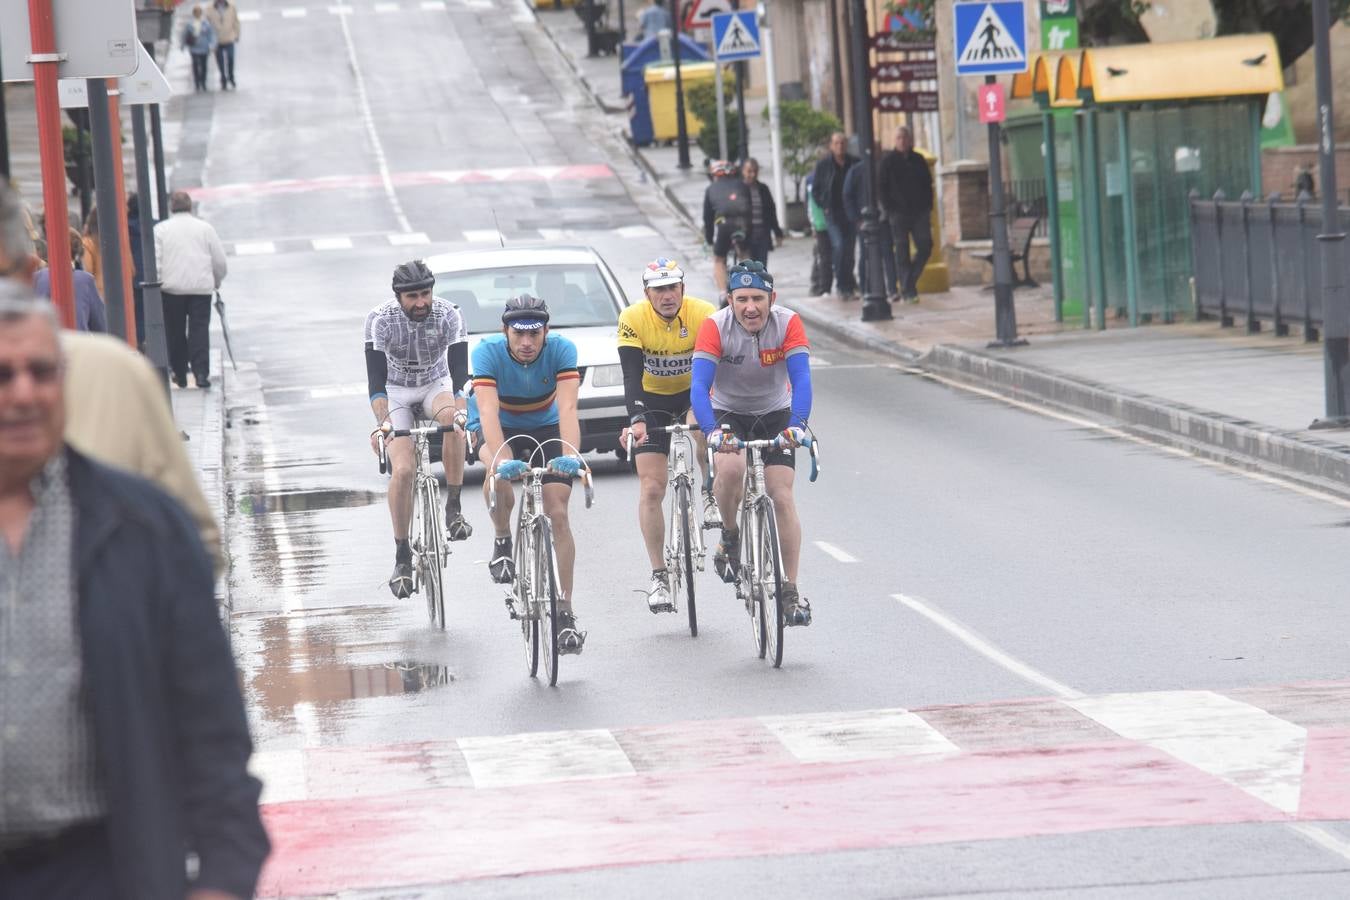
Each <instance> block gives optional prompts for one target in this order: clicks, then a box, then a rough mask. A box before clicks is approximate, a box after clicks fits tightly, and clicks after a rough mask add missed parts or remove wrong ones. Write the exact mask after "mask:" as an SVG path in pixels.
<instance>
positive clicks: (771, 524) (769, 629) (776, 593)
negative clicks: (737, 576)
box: [756, 498, 783, 669]
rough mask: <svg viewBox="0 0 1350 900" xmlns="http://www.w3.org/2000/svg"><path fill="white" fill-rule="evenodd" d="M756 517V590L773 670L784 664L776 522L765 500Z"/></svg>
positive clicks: (780, 576)
mask: <svg viewBox="0 0 1350 900" xmlns="http://www.w3.org/2000/svg"><path fill="white" fill-rule="evenodd" d="M756 514H757V515H758V516H759V548H758V550H757V552H756V556H758V557H759V571H758V579H757V580H758V581H759V584H758V585H757V587H759V589H760V596H761V597H762V598H763V599H764V625H765V628H764V631H765V643H766V644H767V645H768V658H769V661H770V662H771V663H773V667H774V668H775V669H776V668H778V667H779V666H781V665H782V664H783V561H782V554H781V552H780V548H779V546H778V520H777V518H776V517H775V516H774V510H773V502H772V501H769V500H768V498H764V501H763V502H761V503H760V505H759V509H758V511H757V513H756Z"/></svg>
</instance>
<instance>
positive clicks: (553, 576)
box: [534, 518, 558, 687]
mask: <svg viewBox="0 0 1350 900" xmlns="http://www.w3.org/2000/svg"><path fill="white" fill-rule="evenodd" d="M535 528H536V529H537V531H536V532H535V541H536V543H535V546H534V565H535V571H534V574H535V580H534V584H535V590H536V591H537V592H538V595H539V619H538V621H537V627H538V630H539V650H540V653H541V655H542V656H543V657H544V672H545V674H546V675H548V686H549V687H553V686H554V685H556V684H557V683H558V576H557V571H558V563H557V560H555V559H554V558H553V530H552V529H551V528H550V526H549V523H548V520H547V519H544V518H539V519H536V520H535Z"/></svg>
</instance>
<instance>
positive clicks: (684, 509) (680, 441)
mask: <svg viewBox="0 0 1350 900" xmlns="http://www.w3.org/2000/svg"><path fill="white" fill-rule="evenodd" d="M649 415H650V413H649ZM697 428H698V426H697V425H688V424H685V423H683V422H676V423H675V424H673V425H667V426H666V427H664V428H657V429H651V430H653V431H664V432H665V433H666V434H668V435H670V452H669V453H667V454H666V494H667V495H668V496H669V497H670V512H669V515H668V517H667V520H666V544H665V548H664V550H663V552H662V555H663V557H664V559H665V564H666V571H667V572H668V573H670V574H669V581H668V584H667V586H668V587H669V588H670V603H671V607H672V609H671V611H672V612H679V607H678V606H677V603H678V601H677V599H676V598H677V597H678V596H679V594H680V592H681V588H683V591H684V594H685V600H686V603H685V608H686V609H687V610H688V612H689V634H690V636H691V637H698V607H697V605H696V604H695V602H694V572H695V571H696V570H697V571H699V572H702V571H703V563H704V559H705V557H706V554H707V549H706V547H705V546H704V543H703V526H702V523H701V522H700V521H699V519H698V516H699V513H698V512H697V509H698V504H697V503H696V502H695V501H694V498H695V496H696V494H695V491H694V485H695V484H696V482H695V480H694V460H695V459H696V456H695V451H694V440H693V438H692V437H691V436H690V435H691V434H692V433H693V432H694V431H695V430H696V429H697ZM628 458H629V459H633V458H634V457H633V436H632V434H631V433H630V434H629V436H628Z"/></svg>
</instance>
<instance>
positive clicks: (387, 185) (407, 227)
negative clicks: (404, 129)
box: [338, 16, 412, 232]
mask: <svg viewBox="0 0 1350 900" xmlns="http://www.w3.org/2000/svg"><path fill="white" fill-rule="evenodd" d="M347 18H348V17H347V16H339V17H338V21H339V22H341V23H342V41H343V43H345V44H346V45H347V64H348V65H349V66H351V69H352V75H353V76H355V78H356V101H357V104H358V106H359V107H360V110H361V122H362V124H363V125H364V126H365V129H366V135H367V136H368V137H369V138H370V145H371V151H372V152H373V153H374V154H375V166H376V168H378V169H379V171H380V181H381V182H382V183H383V185H384V196H385V198H386V199H387V200H388V201H389V207H390V209H392V210H393V211H394V219H395V220H396V221H397V222H398V227H399V228H400V229H401V230H402V231H405V232H409V231H412V225H411V224H410V223H409V222H408V216H407V214H406V213H404V212H403V204H402V203H401V202H400V201H399V199H398V192H397V191H395V190H394V179H393V178H392V177H391V176H390V174H389V160H388V158H387V157H386V156H385V155H384V144H382V143H380V134H379V132H378V131H376V130H375V116H374V114H373V113H372V112H371V110H370V95H369V94H368V93H367V92H366V79H365V77H364V76H363V75H362V74H361V63H360V62H358V61H357V59H356V45H355V44H353V43H352V30H351V27H350V26H348V24H347Z"/></svg>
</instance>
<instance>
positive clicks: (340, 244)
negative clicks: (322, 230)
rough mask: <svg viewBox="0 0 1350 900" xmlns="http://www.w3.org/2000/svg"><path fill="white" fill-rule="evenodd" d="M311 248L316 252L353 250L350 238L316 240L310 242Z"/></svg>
mask: <svg viewBox="0 0 1350 900" xmlns="http://www.w3.org/2000/svg"><path fill="white" fill-rule="evenodd" d="M309 243H310V246H311V247H313V248H314V249H315V250H350V249H352V239H351V238H349V237H326V238H315V239H314V240H312V241H310V242H309Z"/></svg>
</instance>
